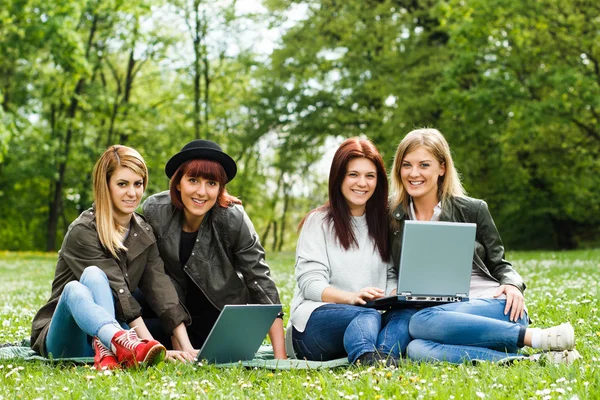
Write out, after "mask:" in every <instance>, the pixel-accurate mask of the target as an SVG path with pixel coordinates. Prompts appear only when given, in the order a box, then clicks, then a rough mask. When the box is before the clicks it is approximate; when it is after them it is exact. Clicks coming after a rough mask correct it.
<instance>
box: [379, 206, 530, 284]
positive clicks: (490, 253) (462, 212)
mask: <svg viewBox="0 0 600 400" xmlns="http://www.w3.org/2000/svg"><path fill="white" fill-rule="evenodd" d="M407 219H409V218H408V214H407V212H406V211H405V210H404V208H403V207H402V205H400V206H398V207H397V208H396V209H395V210H394V212H393V213H392V232H391V233H392V234H391V235H390V249H391V252H392V258H393V260H394V265H396V266H398V265H400V262H399V260H400V254H401V252H402V235H403V232H404V221H406V220H407ZM440 221H448V222H472V223H475V224H477V232H476V234H475V253H474V255H473V263H474V264H475V265H476V266H477V267H478V268H479V269H481V270H482V271H483V272H484V273H485V274H486V275H488V276H489V277H490V278H492V279H493V280H495V281H497V282H499V283H500V284H501V285H513V286H515V287H517V288H518V289H519V290H520V291H521V292H524V291H525V283H524V282H523V278H521V276H520V275H519V274H518V273H517V272H516V271H515V270H514V269H513V267H512V265H511V263H509V262H508V261H506V260H505V259H504V245H503V244H502V239H500V234H499V233H498V229H496V225H495V224H494V220H493V219H492V216H491V214H490V212H489V210H488V207H487V204H486V203H485V201H483V200H478V199H473V198H471V197H453V198H451V199H450V200H449V201H448V202H446V203H445V204H443V205H442V213H441V215H440Z"/></svg>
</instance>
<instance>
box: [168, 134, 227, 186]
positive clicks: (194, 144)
mask: <svg viewBox="0 0 600 400" xmlns="http://www.w3.org/2000/svg"><path fill="white" fill-rule="evenodd" d="M193 159H203V160H211V161H216V162H218V163H219V164H221V166H222V167H223V169H224V170H225V174H226V175H227V182H230V181H231V180H232V179H233V178H234V177H235V174H236V173H237V165H236V164H235V161H233V158H231V157H230V156H229V155H228V154H227V153H225V152H224V151H223V150H222V149H221V147H220V146H219V145H218V144H216V143H215V142H212V141H210V140H203V139H197V140H192V141H191V142H189V143H188V144H186V145H185V146H183V149H181V151H180V152H179V153H177V154H175V155H174V156H173V157H171V159H170V160H169V161H167V165H165V173H166V174H167V177H168V178H169V179H171V177H172V176H173V174H175V171H177V168H179V167H180V166H181V164H183V163H184V162H186V161H188V160H193Z"/></svg>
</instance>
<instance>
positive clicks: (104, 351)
mask: <svg viewBox="0 0 600 400" xmlns="http://www.w3.org/2000/svg"><path fill="white" fill-rule="evenodd" d="M96 349H97V351H98V353H99V355H100V359H103V358H105V357H114V356H115V355H114V353H113V352H112V351H110V349H108V348H107V347H106V346H105V345H104V343H102V342H101V341H100V340H99V339H96Z"/></svg>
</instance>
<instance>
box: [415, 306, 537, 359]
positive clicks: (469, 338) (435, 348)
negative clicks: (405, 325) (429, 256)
mask: <svg viewBox="0 0 600 400" xmlns="http://www.w3.org/2000/svg"><path fill="white" fill-rule="evenodd" d="M505 306H506V300H503V299H502V300H501V299H473V300H471V301H468V302H464V303H450V304H444V305H441V306H435V307H429V308H425V309H423V310H421V311H419V312H418V313H416V314H415V315H414V316H413V317H412V318H411V320H410V325H409V332H410V335H411V336H412V338H413V339H414V340H413V341H412V342H410V344H409V345H408V348H407V351H406V352H407V355H408V357H409V358H410V359H412V360H418V361H448V362H451V363H457V364H458V363H462V362H465V361H470V360H487V361H498V360H501V359H505V358H507V357H519V356H520V355H519V354H517V352H518V350H519V345H520V346H523V345H522V343H519V339H521V340H522V338H523V336H524V334H525V329H526V328H527V326H528V318H527V314H525V316H524V317H523V318H522V319H519V320H518V321H517V322H511V321H510V320H509V317H510V312H509V315H504V307H505Z"/></svg>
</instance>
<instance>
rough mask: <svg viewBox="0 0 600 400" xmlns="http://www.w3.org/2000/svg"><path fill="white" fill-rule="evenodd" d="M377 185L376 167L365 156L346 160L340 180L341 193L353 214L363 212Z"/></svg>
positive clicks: (356, 214)
mask: <svg viewBox="0 0 600 400" xmlns="http://www.w3.org/2000/svg"><path fill="white" fill-rule="evenodd" d="M376 187H377V168H376V167H375V164H373V162H372V161H371V160H369V159H367V158H353V159H352V160H350V161H349V162H348V167H347V168H346V176H345V177H344V181H343V182H342V188H341V190H342V195H343V196H344V198H345V199H346V203H348V207H349V208H350V212H351V213H352V215H353V216H355V217H357V216H361V215H363V214H364V213H365V208H366V205H367V201H368V200H369V199H370V198H371V196H372V195H373V192H374V191H375V188H376Z"/></svg>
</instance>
